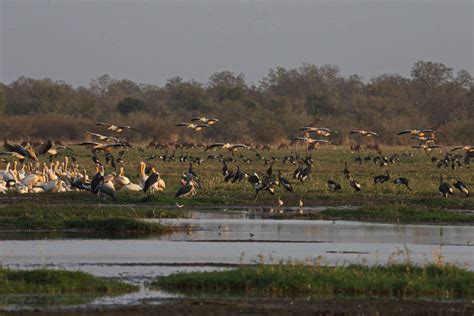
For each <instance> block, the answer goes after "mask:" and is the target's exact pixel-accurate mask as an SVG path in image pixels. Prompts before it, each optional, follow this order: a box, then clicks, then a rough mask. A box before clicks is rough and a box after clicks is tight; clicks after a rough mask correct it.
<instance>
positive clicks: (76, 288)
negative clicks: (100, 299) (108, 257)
mask: <svg viewBox="0 0 474 316" xmlns="http://www.w3.org/2000/svg"><path fill="white" fill-rule="evenodd" d="M136 289H137V287H136V286H134V285H131V284H127V283H123V282H119V281H115V280H107V279H104V278H99V277H95V276H93V275H91V274H88V273H84V272H79V271H74V272H72V271H63V270H45V269H39V270H27V271H23V270H21V271H16V270H10V269H1V268H0V294H9V293H15V294H22V293H25V294H26V293H38V294H39V293H41V294H64V293H87V294H105V293H123V292H131V291H134V290H136Z"/></svg>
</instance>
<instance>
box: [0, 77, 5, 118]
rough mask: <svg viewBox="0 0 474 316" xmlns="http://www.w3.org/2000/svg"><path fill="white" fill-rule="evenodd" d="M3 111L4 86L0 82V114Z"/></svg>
mask: <svg viewBox="0 0 474 316" xmlns="http://www.w3.org/2000/svg"><path fill="white" fill-rule="evenodd" d="M3 113H5V88H4V86H3V84H1V83H0V114H3Z"/></svg>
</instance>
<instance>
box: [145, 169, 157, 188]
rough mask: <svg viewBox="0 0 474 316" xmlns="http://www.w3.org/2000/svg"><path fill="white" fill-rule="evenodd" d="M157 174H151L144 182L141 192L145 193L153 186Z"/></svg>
mask: <svg viewBox="0 0 474 316" xmlns="http://www.w3.org/2000/svg"><path fill="white" fill-rule="evenodd" d="M159 177H160V176H159V174H157V173H155V172H154V173H152V174H151V175H150V176H149V177H148V179H146V181H145V185H144V186H143V192H146V191H147V190H148V189H149V188H150V187H151V186H152V185H153V184H155V182H156V181H158V178H159Z"/></svg>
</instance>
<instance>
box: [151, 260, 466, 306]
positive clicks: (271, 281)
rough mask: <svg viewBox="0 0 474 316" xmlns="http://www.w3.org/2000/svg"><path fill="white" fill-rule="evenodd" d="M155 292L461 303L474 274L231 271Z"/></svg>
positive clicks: (429, 269) (285, 268)
mask: <svg viewBox="0 0 474 316" xmlns="http://www.w3.org/2000/svg"><path fill="white" fill-rule="evenodd" d="M154 286H157V287H160V288H164V289H168V290H178V291H185V292H201V293H207V294H217V293H220V294H222V293H226V294H244V295H268V296H284V295H290V296H293V295H324V296H327V295H359V296H392V297H419V296H432V297H439V298H465V297H472V296H473V295H474V272H470V271H467V270H464V269H461V268H458V267H455V266H448V265H443V266H438V265H435V264H430V265H427V266H423V267H420V266H415V265H412V264H391V265H388V266H373V267H367V266H363V265H349V266H338V267H325V266H310V265H303V264H296V265H283V264H280V265H259V266H257V267H239V268H237V269H235V270H230V271H216V272H191V273H186V272H181V273H176V274H173V275H170V276H167V277H161V278H159V279H157V280H156V281H155V282H154Z"/></svg>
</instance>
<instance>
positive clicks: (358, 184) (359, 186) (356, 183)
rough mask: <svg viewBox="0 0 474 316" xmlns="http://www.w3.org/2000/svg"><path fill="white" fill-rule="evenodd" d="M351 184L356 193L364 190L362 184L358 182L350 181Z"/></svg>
mask: <svg viewBox="0 0 474 316" xmlns="http://www.w3.org/2000/svg"><path fill="white" fill-rule="evenodd" d="M349 184H350V185H351V187H352V188H353V189H354V190H356V192H359V191H360V190H362V186H361V185H360V183H359V182H358V181H357V180H354V179H350V180H349Z"/></svg>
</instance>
